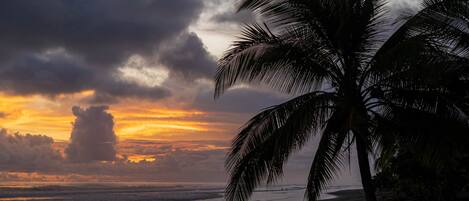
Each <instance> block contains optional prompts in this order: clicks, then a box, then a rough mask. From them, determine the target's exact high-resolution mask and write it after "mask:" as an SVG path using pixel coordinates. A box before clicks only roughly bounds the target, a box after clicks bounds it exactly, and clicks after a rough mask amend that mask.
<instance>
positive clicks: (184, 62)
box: [159, 33, 216, 80]
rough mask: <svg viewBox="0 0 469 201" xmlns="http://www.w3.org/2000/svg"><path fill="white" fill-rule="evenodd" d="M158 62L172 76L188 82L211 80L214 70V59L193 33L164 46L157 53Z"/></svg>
mask: <svg viewBox="0 0 469 201" xmlns="http://www.w3.org/2000/svg"><path fill="white" fill-rule="evenodd" d="M159 61H160V62H161V63H162V64H164V65H166V66H167V67H169V68H170V69H171V74H172V76H182V77H183V78H186V79H189V80H193V79H195V78H210V79H211V78H212V77H213V76H214V73H215V70H216V63H215V58H214V57H212V56H211V55H210V53H209V52H208V51H207V50H206V49H205V47H204V44H203V43H202V41H201V40H200V38H199V37H198V36H197V35H196V34H195V33H188V34H183V35H180V36H179V37H177V38H176V39H175V40H174V41H172V42H170V43H168V44H166V45H165V46H164V48H162V49H161V51H160V53H159Z"/></svg>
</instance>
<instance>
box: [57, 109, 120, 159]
mask: <svg viewBox="0 0 469 201" xmlns="http://www.w3.org/2000/svg"><path fill="white" fill-rule="evenodd" d="M107 109H108V108H107V107H106V106H101V107H90V108H87V109H82V108H80V107H73V109H72V110H73V115H75V117H76V119H75V122H74V123H73V130H72V134H71V137H70V144H69V145H68V147H67V148H66V149H65V153H66V155H67V159H69V160H70V161H73V162H92V161H113V160H115V159H116V149H115V145H116V141H117V139H116V134H115V133H114V119H113V116H112V115H111V114H109V113H107V112H106V110H107Z"/></svg>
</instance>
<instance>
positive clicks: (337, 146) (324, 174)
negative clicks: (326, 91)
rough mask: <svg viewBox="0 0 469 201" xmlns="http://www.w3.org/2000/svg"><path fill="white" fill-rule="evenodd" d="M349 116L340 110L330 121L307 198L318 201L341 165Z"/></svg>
mask: <svg viewBox="0 0 469 201" xmlns="http://www.w3.org/2000/svg"><path fill="white" fill-rule="evenodd" d="M346 124H347V116H346V114H345V113H341V112H340V110H339V111H336V112H334V114H332V116H331V118H330V119H329V120H328V122H327V125H326V127H325V128H324V131H323V134H322V136H321V139H320V142H319V146H318V148H317V151H316V153H315V156H314V159H313V163H312V165H311V170H310V173H309V177H308V184H307V187H306V193H305V197H306V198H307V200H309V201H316V200H317V199H318V198H319V196H320V194H321V192H322V190H324V189H325V188H326V185H327V184H328V182H329V181H330V180H331V179H332V178H333V177H334V175H335V173H336V171H337V170H338V169H339V167H340V165H341V153H342V152H341V150H342V146H343V145H344V142H345V139H346V137H347V135H348V132H349V129H348V128H347V125H346Z"/></svg>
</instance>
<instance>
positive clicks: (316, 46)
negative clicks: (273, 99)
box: [215, 0, 469, 201]
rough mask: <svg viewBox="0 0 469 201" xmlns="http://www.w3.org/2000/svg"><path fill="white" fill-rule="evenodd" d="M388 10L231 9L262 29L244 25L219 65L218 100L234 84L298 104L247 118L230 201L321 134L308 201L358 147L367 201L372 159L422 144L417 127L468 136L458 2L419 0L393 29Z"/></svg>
mask: <svg viewBox="0 0 469 201" xmlns="http://www.w3.org/2000/svg"><path fill="white" fill-rule="evenodd" d="M386 3H387V2H386V1H378V0H242V1H241V2H240V5H239V9H240V10H246V9H247V10H251V11H252V12H254V13H255V14H256V15H257V16H258V17H259V18H260V19H261V20H262V21H263V23H261V24H257V23H254V24H248V25H244V28H243V32H242V36H241V37H240V38H239V40H237V41H235V42H234V44H233V45H232V48H231V49H229V50H228V51H227V52H226V54H225V55H224V56H223V57H222V58H221V59H220V61H219V69H218V72H217V75H216V79H215V81H216V85H215V97H218V96H220V95H221V94H223V93H224V92H225V91H226V90H228V89H229V88H230V87H233V86H235V85H238V84H259V85H262V86H268V87H271V88H273V89H276V90H278V91H280V92H284V93H287V94H291V95H294V96H296V97H295V98H293V99H291V100H289V101H287V102H285V103H282V104H279V105H275V106H272V107H270V108H267V109H265V110H263V111H262V112H260V113H259V114H257V115H256V116H254V117H253V118H252V119H251V120H250V121H249V122H247V123H246V125H245V126H244V127H243V128H242V129H241V131H240V132H239V134H238V135H237V137H236V138H235V139H234V141H233V144H232V148H231V150H230V152H229V154H228V158H227V161H226V167H227V169H228V172H229V173H230V180H229V183H228V186H227V188H226V199H227V200H229V201H244V200H248V199H249V197H250V195H251V194H252V193H253V191H254V189H255V188H256V187H257V186H259V185H261V184H262V183H263V182H266V183H268V184H271V183H274V182H276V181H277V179H278V178H280V177H281V176H282V174H283V165H284V163H285V162H286V161H287V159H288V158H289V156H290V155H291V154H292V153H294V152H295V151H298V150H299V149H301V148H302V147H303V146H304V145H305V143H306V142H307V141H308V139H310V138H311V137H312V136H315V135H318V138H317V139H319V146H318V148H317V151H316V153H315V155H314V157H313V158H312V165H311V169H310V173H309V178H307V189H306V195H305V198H306V199H307V200H310V201H314V200H317V199H318V197H319V195H320V193H321V191H322V190H324V189H325V188H326V185H327V184H328V182H329V181H330V180H331V179H332V178H333V177H334V174H335V173H336V171H337V170H338V169H339V168H340V167H341V164H342V160H343V158H344V157H343V156H344V153H345V152H344V151H345V150H347V149H350V147H356V151H357V158H358V164H359V167H360V174H361V179H362V184H363V188H364V192H365V198H366V200H367V201H375V200H376V196H375V189H374V187H373V184H372V176H371V173H370V164H369V157H368V156H369V154H371V153H376V152H385V151H386V149H387V148H388V147H391V146H392V145H393V144H394V143H396V136H400V137H401V139H403V138H406V139H408V140H409V142H412V143H417V142H422V141H425V140H428V139H429V138H426V137H424V136H425V134H426V133H427V131H428V129H427V130H425V129H424V128H425V125H422V121H417V120H418V119H422V118H423V119H425V118H428V119H432V118H433V119H437V120H435V121H434V122H441V121H439V120H441V119H445V120H448V121H450V122H452V123H454V125H456V126H460V127H461V128H463V129H466V127H467V115H465V113H464V112H463V111H467V110H465V109H464V108H465V107H467V106H466V105H465V103H466V102H467V101H466V100H465V99H464V97H465V96H464V95H467V91H466V89H468V87H466V86H468V84H467V80H468V79H467V78H469V76H468V75H469V74H468V73H469V71H468V69H467V64H468V60H467V58H468V57H467V48H466V47H469V46H468V43H469V40H468V39H469V34H468V33H469V32H468V30H469V29H468V28H467V27H468V26H467V24H466V25H464V26H463V24H464V23H461V21H460V19H463V20H464V19H466V20H467V19H469V18H468V17H469V15H467V11H468V8H469V7H468V3H467V1H466V0H464V1H463V0H424V1H423V2H422V5H421V9H420V10H419V11H418V12H416V13H415V14H413V15H409V16H407V17H406V18H405V19H403V23H402V24H401V25H399V26H397V25H396V24H389V23H385V22H386V19H388V18H389V17H390V15H389V14H390V13H394V12H387V11H386V8H388V7H386V6H385V5H386ZM466 22H467V21H466ZM395 27H398V28H395ZM411 117H412V118H411ZM403 119H406V122H404V123H403V122H402V121H403ZM414 120H415V121H416V122H415V123H414V122H413V121H414ZM402 136H404V137H402ZM315 139H316V138H315ZM351 144H355V146H350V145H351ZM435 153H437V151H435ZM435 155H436V154H435Z"/></svg>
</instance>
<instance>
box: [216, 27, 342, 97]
mask: <svg viewBox="0 0 469 201" xmlns="http://www.w3.org/2000/svg"><path fill="white" fill-rule="evenodd" d="M306 36H308V35H307V34H304V33H301V32H299V31H294V30H292V31H291V32H289V33H288V34H286V33H285V34H284V35H282V36H276V35H274V34H273V33H272V32H271V31H270V30H269V29H268V28H267V27H262V26H260V25H252V26H246V27H245V29H244V31H243V37H242V38H241V39H240V41H238V42H236V43H235V44H234V45H233V48H232V49H230V50H229V51H228V52H227V53H226V55H225V56H224V57H223V58H222V59H221V60H220V62H219V68H218V71H217V75H216V78H215V82H216V85H215V97H218V96H219V95H221V94H222V93H223V92H224V91H225V90H227V89H228V88H230V87H232V86H233V85H236V84H240V83H254V84H255V83H258V84H265V85H267V86H270V87H272V88H275V89H279V90H280V91H283V92H287V93H295V94H297V93H308V92H311V91H314V90H317V89H319V88H320V87H321V86H322V85H323V83H324V82H325V81H326V80H329V81H331V80H333V79H334V77H336V76H337V75H336V73H335V72H333V70H332V69H333V68H334V65H335V64H334V63H333V61H332V60H331V59H330V58H329V55H328V54H327V52H325V50H324V51H321V50H323V48H322V47H321V46H320V45H319V44H314V43H313V44H312V43H310V42H307V41H305V38H304V37H306ZM312 50H314V51H312Z"/></svg>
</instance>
